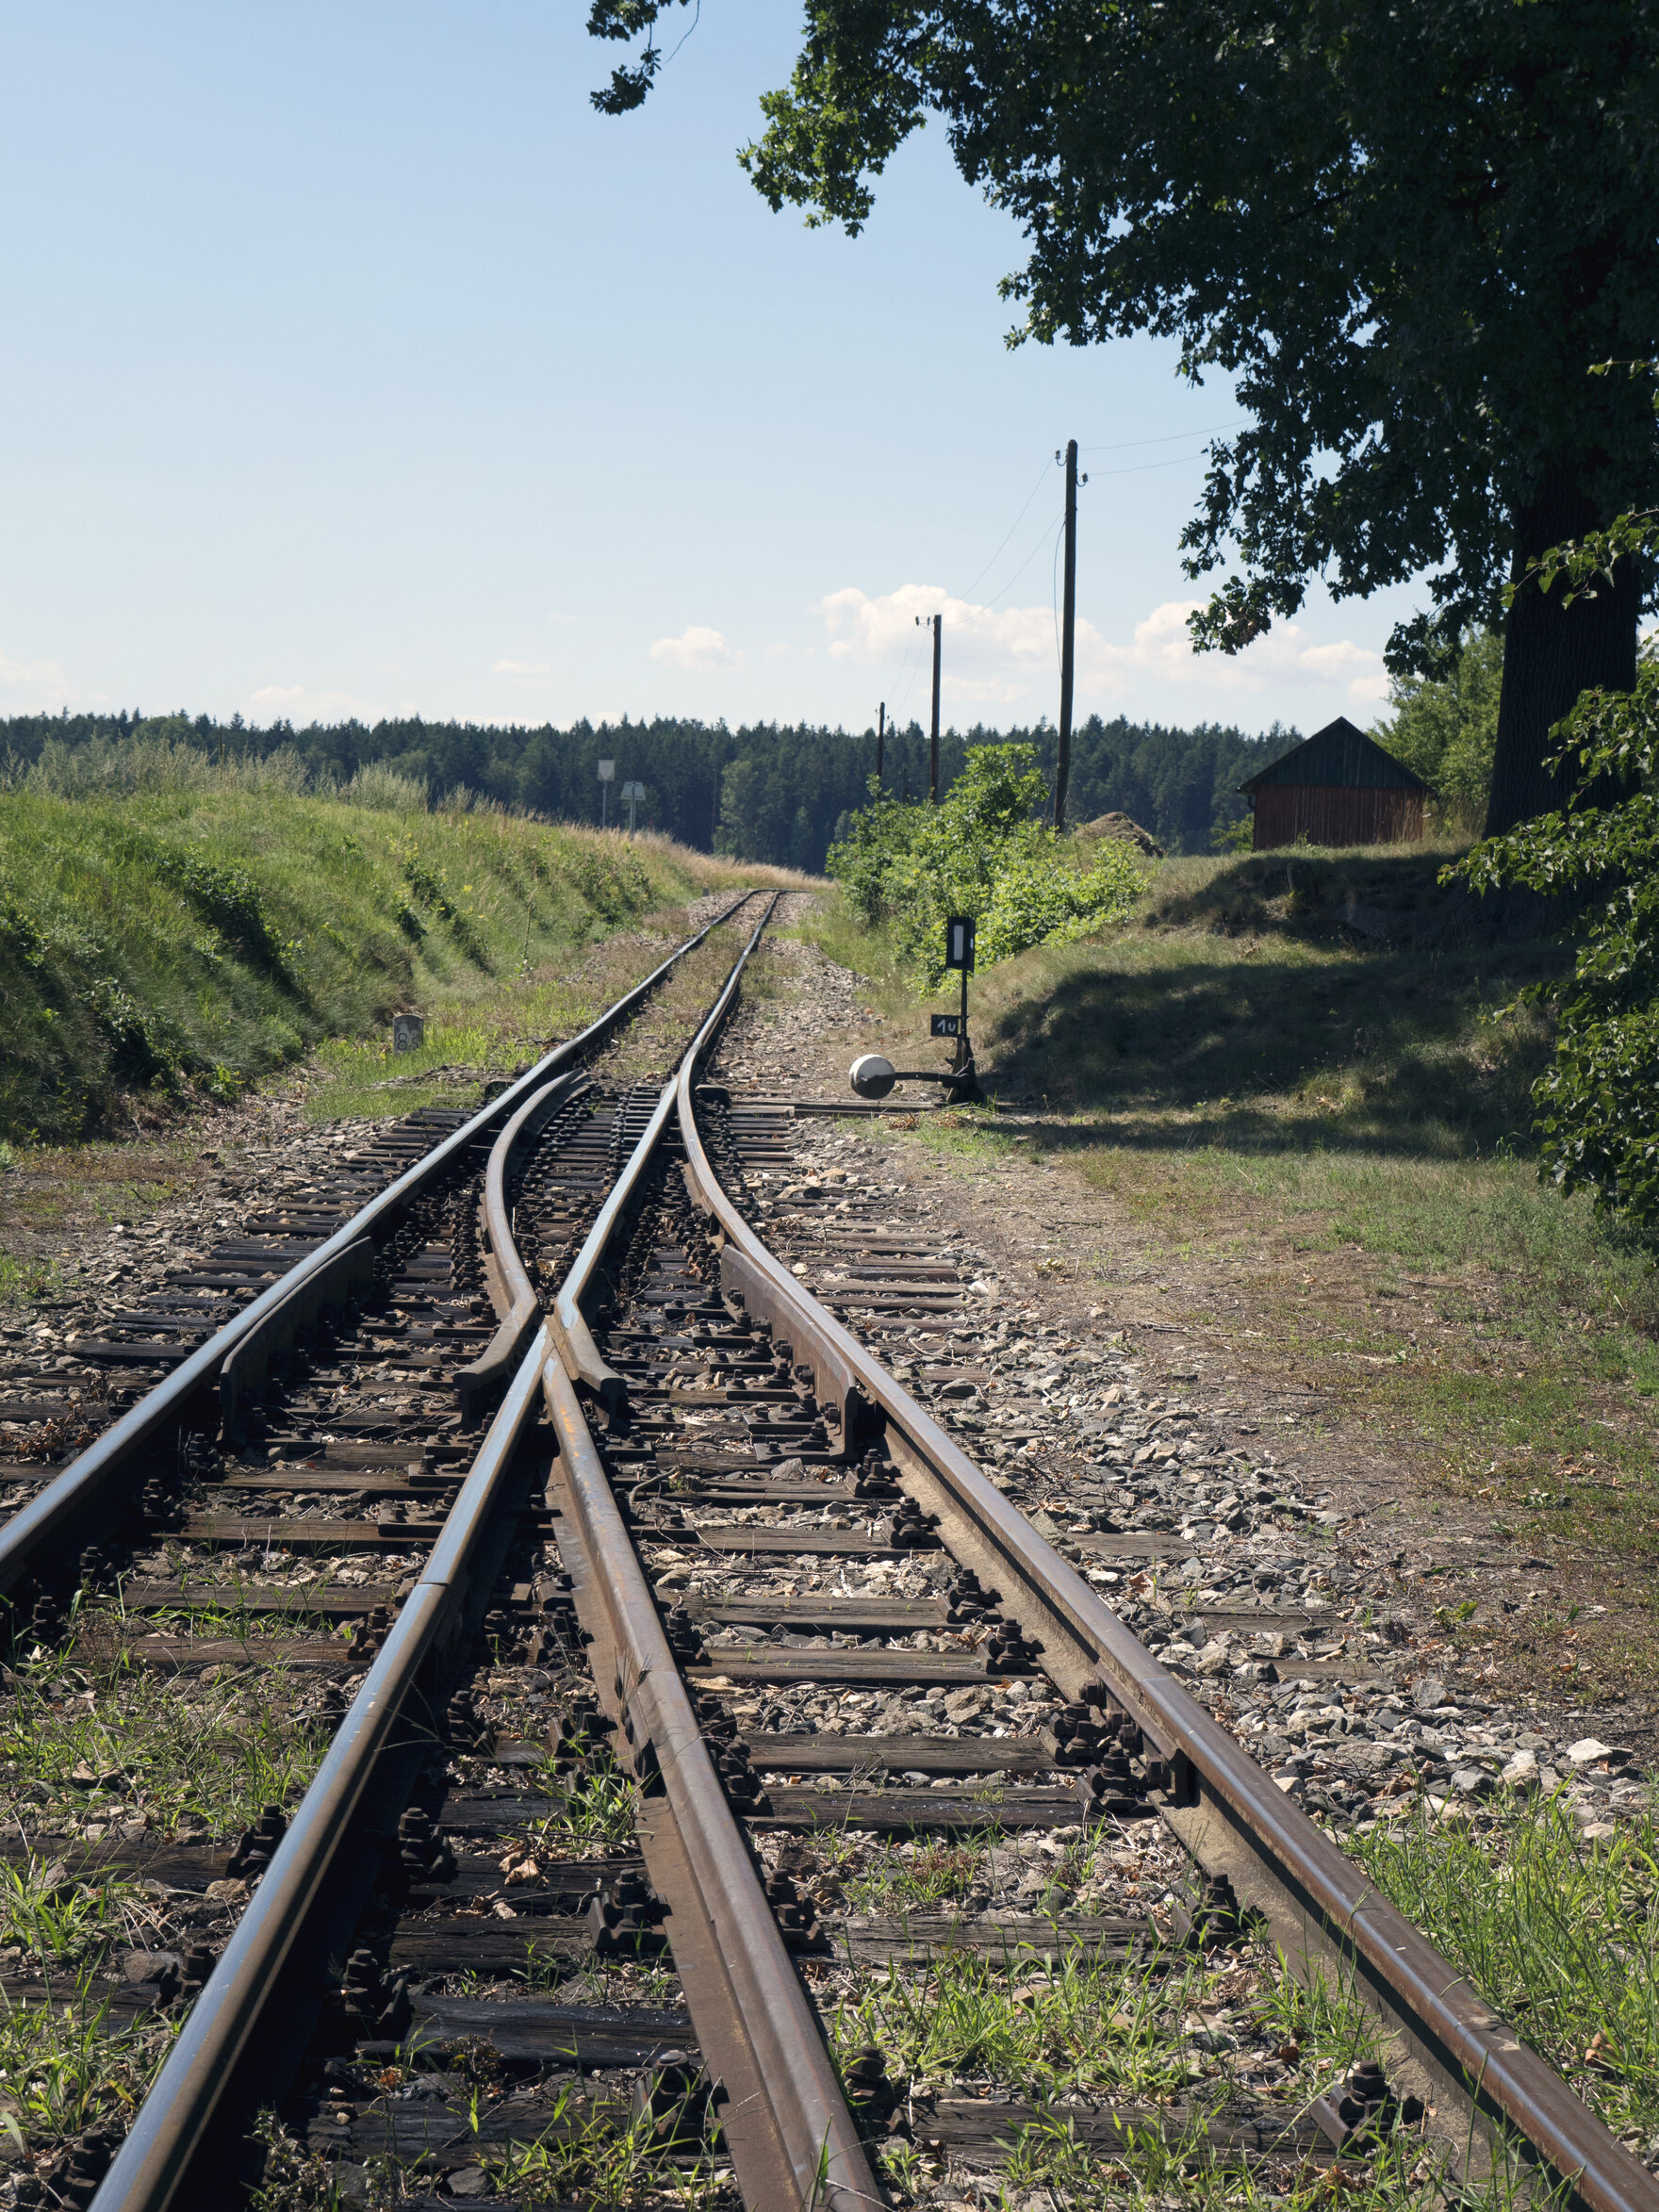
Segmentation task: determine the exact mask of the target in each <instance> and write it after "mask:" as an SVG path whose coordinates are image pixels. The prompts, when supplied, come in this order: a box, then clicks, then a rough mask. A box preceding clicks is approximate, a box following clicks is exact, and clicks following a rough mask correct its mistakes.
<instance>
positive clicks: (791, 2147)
mask: <svg viewBox="0 0 1659 2212" xmlns="http://www.w3.org/2000/svg"><path fill="white" fill-rule="evenodd" d="M543 1387H544V1390H545V1392H546V1397H547V1403H548V1409H549V1411H550V1414H551V1416H552V1420H553V1426H554V1430H555V1433H556V1434H557V1436H558V1439H559V1460H560V1472H561V1476H562V1479H563V1481H564V1483H565V1486H566V1488H567V1492H568V1493H569V1496H570V1498H571V1500H572V1502H573V1504H574V1507H575V1511H576V1517H577V1521H578V1524H579V1526H580V1529H581V1532H582V1538H583V1545H584V1547H585V1548H586V1551H587V1555H588V1559H589V1560H590V1562H591V1563H592V1564H593V1565H594V1566H595V1567H596V1568H597V1569H598V1574H599V1581H600V1588H601V1590H602V1592H603V1599H604V1605H605V1609H606V1612H607V1614H608V1616H609V1625H610V1630H611V1639H612V1646H613V1649H614V1651H615V1654H616V1676H615V1680H614V1683H612V1684H610V1685H601V1689H602V1688H604V1687H609V1688H611V1690H612V1692H613V1695H614V1698H615V1702H616V1705H617V1707H618V1708H619V1709H620V1712H621V1717H622V1729H623V1733H624V1734H625V1735H626V1736H627V1738H628V1740H629V1743H630V1744H631V1745H632V1750H633V1753H634V1756H635V1761H636V1767H635V1771H636V1773H640V1764H639V1762H640V1761H644V1772H643V1773H641V1779H642V1781H645V1780H647V1779H648V1778H649V1787H650V1789H651V1790H656V1789H658V1788H659V1787H660V1789H661V1792H662V1795H663V1797H664V1798H665V1800H666V1804H667V1808H668V1811H669V1813H670V1815H671V1817H672V1819H673V1823H674V1827H675V1830H676V1831H677V1834H678V1837H679V1840H680V1843H681V1844H682V1847H683V1851H684V1856H685V1860H686V1863H687V1866H688V1868H689V1871H690V1875H691V1879H692V1883H693V1885H694V1886H695V1892H696V1895H695V1909H696V1913H697V1915H698V1917H699V1918H700V1920H701V1922H702V1924H703V1925H704V1926H706V1928H707V1930H708V1932H709V1934H710V1936H712V1938H713V1942H712V1945H711V1946H710V1949H711V1950H712V1953H713V1956H714V1958H715V1959H717V1960H718V1962H719V1965H720V1967H721V1968H722V1969H723V1970H724V1976H725V1980H726V1984H727V1989H726V1990H725V1991H722V1992H720V1994H721V1995H722V1996H723V1997H726V1998H728V1999H729V2003H730V2006H731V2008H732V2009H733V2010H734V2011H735V2013H736V2015H737V2017H738V2020H739V2021H740V2022H741V2027H742V2034H743V2038H744V2040H745V2041H746V2042H747V2046H748V2053H749V2054H750V2055H751V2064H750V2066H749V2067H748V2069H747V2072H748V2073H749V2075H750V2077H751V2079H753V2080H754V2081H755V2082H756V2084H757V2086H758V2089H759V2092H760V2095H761V2097H762V2098H763V2099H764V2104H765V2105H766V2107H767V2110H766V2113H765V2114H764V2116H761V2115H752V2116H751V2115H737V2116H735V2117H736V2118H737V2119H740V2120H746V2121H747V2122H748V2126H747V2129H746V2130H745V2129H740V2128H739V2126H737V2125H735V2124H729V2125H728V2129H727V2133H728V2137H729V2139H730V2142H731V2153H732V2157H733V2162H734V2164H735V2165H736V2167H737V2174H738V2181H739V2184H740V2185H741V2187H742V2188H743V2193H744V2200H745V2202H746V2203H747V2204H752V2205H756V2206H757V2207H764V2212H790V2204H793V2207H794V2208H795V2212H872V2207H874V2206H876V2205H879V2204H881V2203H882V2202H883V2199H882V2196H881V2192H880V2190H879V2187H878V2186H877V2183H876V2177H875V2175H874V2173H873V2172H872V2171H871V2169H870V2164H869V2159H868V2155H867V2154H866V2153H865V2150H864V2146H863V2143H862V2140H861V2138H860V2136H859V2131H858V2123H857V2122H856V2121H855V2120H854V2119H853V2117H852V2114H851V2112H850V2111H849V2110H848V2108H847V2104H846V2097H845V2096H844V2094H843V2092H842V2089H841V2084H840V2082H839V2081H838V2080H837V2078H836V2074H835V2069H834V2067H833V2066H832V2065H831V2063H830V2059H829V2051H828V2050H827V2049H826V2047H825V2044H824V2038H823V2035H822V2033H821V2031H820V2030H819V2027H818V2024H817V2022H816V2020H815V2019H814V2018H813V2011H812V2007H810V2006H809V2005H808V2003H807V1999H806V1992H805V1991H804V1990H803V1989H802V1988H801V1984H800V1978H799V1975H798V1974H797V1972H796V1968H795V1965H794V1962H793V1960H792V1959H791V1958H790V1956H789V1953H788V1951H787V1950H786V1949H785V1948H784V1944H783V1938H782V1936H781V1935H780V1933H779V1928H778V1923H777V1920H776V1919H775V1918H774V1916H773V1912H772V1908H771V1907H770V1905H768V1904H767V1902H766V1893H765V1891H764V1889H763V1888H762V1886H761V1878H760V1876H759V1875H758V1874H757V1873H756V1871H755V1865H754V1861H753V1860H752V1859H751V1858H750V1856H749V1852H748V1846H747V1843H746V1842H745V1840H744V1835H743V1830H742V1829H741V1827H739V1826H738V1822H737V1818H736V1815H735V1814H734V1813H733V1812H732V1810H731V1806H730V1805H729V1804H728V1802H727V1799H726V1793H725V1791H724V1790H723V1789H722V1787H721V1784H720V1778H719V1776H718V1775H717V1774H716V1773H715V1764H714V1761H713V1760H712V1759H711V1758H710V1756H709V1750H708V1745H706V1744H705V1742H704V1741H703V1735H702V1729H701V1728H700V1726H699V1724H698V1717H697V1713H696V1711H695V1709H694V1707H693V1705H692V1702H691V1696H690V1693H689V1691H688V1690H687V1688H686V1685H685V1680H684V1678H683V1676H682V1674H681V1672H680V1667H679V1664H678V1663H677V1662H676V1660H675V1658H674V1655H673V1653H672V1652H671V1651H670V1649H669V1647H668V1639H667V1637H666V1635H665V1633H664V1630H663V1624H662V1621H661V1619H660V1617H659V1615H658V1613H657V1607H656V1601H655V1599H654V1598H652V1596H651V1592H650V1588H649V1584H648V1583H647V1581H646V1579H645V1572H644V1569H643V1568H642V1567H641V1565H640V1564H639V1558H638V1554H637V1553H636V1552H635V1550H634V1548H633V1545H632V1540H631V1539H630V1537H629V1533H628V1528H627V1524H626V1522H625V1521H624V1520H623V1518H622V1516H621V1513H620V1512H619V1511H618V1509H617V1505H616V1498H615V1496H614V1495H613V1493H612V1490H611V1486H610V1483H609V1482H608V1481H607V1480H606V1477H605V1471H604V1468H603V1466H601V1465H600V1456H599V1453H598V1451H597V1450H595V1449H594V1443H593V1438H592V1436H591V1434H589V1431H588V1427H587V1422H586V1420H585V1418H584V1417H583V1411H582V1405H581V1401H580V1400H579V1399H578V1397H577V1394H576V1387H575V1385H574V1384H573V1383H572V1382H571V1381H570V1378H569V1377H568V1376H567V1374H566V1372H565V1368H564V1365H563V1363H562V1361H560V1360H559V1359H558V1358H550V1359H549V1360H548V1361H547V1363H546V1366H545V1369H544V1376H543ZM647 1746H649V1758H648V1757H647V1756H646V1747H647ZM653 1802H654V1799H653V1798H652V1797H650V1796H649V1795H648V1797H647V1800H646V1805H647V1811H648V1814H649V1809H650V1807H651V1805H652V1804H653ZM670 1903H671V1906H672V1907H673V1909H674V1916H675V1917H676V1918H677V1917H679V1914H680V1911H681V1910H682V1903H681V1901H679V1900H672V1899H671V1900H670ZM668 1933H669V1939H670V1942H672V1941H673V1937H674V1925H673V1920H672V1919H671V1920H670V1923H669V1930H668ZM682 1984H683V1987H684V1989H685V1997H686V2003H687V2004H688V2005H689V2007H690V2008H691V2017H692V2024H693V2025H694V2027H697V2028H698V2040H699V2041H700V2042H701V2043H702V2045H703V2047H704V2051H705V2055H709V2056H713V2055H714V2050H715V2046H716V2038H715V2036H713V2035H711V2034H710V2032H709V2030H708V2028H707V2027H706V2026H704V2025H703V2024H700V2023H699V2019H698V2015H699V2012H701V2011H702V2009H703V2007H704V2005H705V2003H707V2002H708V2001H709V2000H710V1999H711V1998H712V1996H713V1994H714V1992H712V1991H709V1990H707V1989H706V1987H705V1986H704V1985H702V1984H701V1983H699V1981H698V1979H697V1978H696V1977H695V1976H694V1975H692V1974H686V1973H682ZM761 2117H764V2118H765V2119H767V2120H769V2121H770V2123H771V2125H770V2128H769V2129H767V2130H766V2131H765V2134H766V2135H767V2136H769V2137H771V2138H773V2143H775V2146H776V2148H775V2149H774V2150H773V2156H772V2158H770V2159H768V2158H767V2157H766V2152H767V2150H768V2149H772V2148H773V2145H772V2144H768V2143H767V2142H766V2141H765V2140H764V2138H763V2140H762V2141H761V2143H760V2144H759V2145H758V2146H757V2149H758V2153H759V2155H758V2156H757V2157H756V2159H755V2162H754V2164H753V2165H750V2164H749V2161H748V2160H747V2158H746V2156H745V2152H746V2150H747V2148H748V2145H749V2143H750V2142H753V2140H754V2137H755V2134H756V2132H757V2131H756V2130H755V2128H754V2125H753V2122H754V2120H755V2119H757V2118H761ZM768 2166H769V2167H771V2168H772V2171H771V2172H770V2173H768V2172H767V2171H765V2168H766V2167H768ZM746 2167H747V2169H748V2170H747V2171H746ZM757 2167H759V2168H761V2169H762V2171H756V2168H757ZM768 2182H771V2183H772V2186H771V2187H768V2186H767V2184H768ZM779 2182H781V2183H782V2184H783V2185H784V2186H785V2187H787V2188H788V2189H789V2190H790V2192H791V2197H790V2200H789V2203H787V2204H786V2201H785V2200H784V2198H783V2197H782V2196H781V2195H780V2194H777V2193H775V2190H776V2187H777V2184H778V2183H779Z"/></svg>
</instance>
